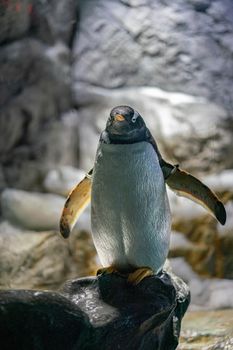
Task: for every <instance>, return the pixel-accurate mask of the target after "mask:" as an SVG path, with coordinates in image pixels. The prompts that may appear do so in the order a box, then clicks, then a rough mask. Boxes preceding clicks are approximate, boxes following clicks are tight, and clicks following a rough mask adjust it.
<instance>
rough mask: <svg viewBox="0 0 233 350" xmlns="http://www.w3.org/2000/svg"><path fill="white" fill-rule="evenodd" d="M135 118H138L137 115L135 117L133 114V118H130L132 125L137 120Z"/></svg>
mask: <svg viewBox="0 0 233 350" xmlns="http://www.w3.org/2000/svg"><path fill="white" fill-rule="evenodd" d="M137 117H138V115H136V114H135V113H134V116H133V117H132V119H131V122H132V123H135V122H136V120H137Z"/></svg>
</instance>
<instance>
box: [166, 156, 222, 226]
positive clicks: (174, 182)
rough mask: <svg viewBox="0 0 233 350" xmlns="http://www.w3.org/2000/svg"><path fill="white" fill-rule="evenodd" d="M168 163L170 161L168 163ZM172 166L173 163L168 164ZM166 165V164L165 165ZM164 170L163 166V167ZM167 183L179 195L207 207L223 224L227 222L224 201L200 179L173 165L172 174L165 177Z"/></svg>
mask: <svg viewBox="0 0 233 350" xmlns="http://www.w3.org/2000/svg"><path fill="white" fill-rule="evenodd" d="M167 164H168V163H167ZM168 165H169V166H170V167H171V164H168ZM165 167H166V165H165ZM162 170H163V168H162ZM165 182H166V184H167V185H168V186H169V187H170V188H171V190H172V191H174V192H175V193H176V194H177V195H179V196H183V197H186V198H189V199H191V200H193V201H194V202H196V203H198V204H200V205H201V206H203V207H204V208H205V209H207V210H208V211H209V212H210V214H211V215H212V216H214V217H215V218H216V219H217V220H218V221H219V222H220V223H221V224H222V225H224V224H225V222H226V210H225V208H224V205H223V204H222V202H221V201H220V200H219V199H218V197H217V196H216V195H215V193H214V192H212V191H211V190H210V189H209V188H208V187H207V186H206V185H204V184H203V183H202V182H201V181H200V180H198V179H197V178H196V177H194V176H192V175H191V174H189V173H187V172H186V171H183V170H180V169H179V167H178V166H176V167H173V170H172V171H171V172H170V175H169V176H168V177H167V178H165Z"/></svg>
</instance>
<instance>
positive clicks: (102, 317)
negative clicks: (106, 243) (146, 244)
mask: <svg viewBox="0 0 233 350" xmlns="http://www.w3.org/2000/svg"><path fill="white" fill-rule="evenodd" d="M189 300H190V294H189V290H188V287H187V286H186V285H185V284H184V282H183V281H181V280H180V279H178V278H177V277H175V276H174V275H169V274H167V273H162V274H160V275H157V276H153V277H148V278H146V279H144V280H143V281H142V282H141V283H140V284H139V285H137V286H133V285H130V284H128V283H127V280H126V279H125V278H123V277H120V276H118V275H102V276H99V277H87V278H82V279H77V280H73V281H68V282H67V283H66V284H65V285H64V287H63V289H62V290H60V291H58V292H42V291H25V290H14V291H2V292H0V349H1V350H6V349H17V350H18V349H23V350H27V349H30V350H32V349H33V350H41V349H43V350H44V349H49V350H53V349H56V350H59V349H62V350H63V349H64V350H69V349H78V350H94V349H95V350H96V349H103V350H105V349H106V350H108V349H109V350H114V349H123V350H127V349H145V350H150V349H153V350H156V349H157V350H172V349H176V347H177V345H178V337H179V333H180V324H181V319H182V317H183V315H184V313H185V311H186V310H187V307H188V304H189Z"/></svg>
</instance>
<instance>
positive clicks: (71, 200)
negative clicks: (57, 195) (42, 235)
mask: <svg viewBox="0 0 233 350" xmlns="http://www.w3.org/2000/svg"><path fill="white" fill-rule="evenodd" d="M92 170H93V169H91V170H90V171H89V173H88V174H87V175H86V176H85V177H84V179H83V180H82V181H81V182H79V184H78V185H77V186H76V187H75V188H74V189H73V190H72V191H71V192H70V194H69V196H68V197H67V200H66V202H65V205H64V208H63V211H62V215H61V219H60V232H61V234H62V236H63V237H64V238H68V237H69V235H70V232H71V231H72V229H73V227H74V225H75V224H76V222H77V220H78V218H79V216H80V215H81V213H82V212H83V211H84V209H85V208H86V207H87V205H88V204H89V202H90V200H91V175H92Z"/></svg>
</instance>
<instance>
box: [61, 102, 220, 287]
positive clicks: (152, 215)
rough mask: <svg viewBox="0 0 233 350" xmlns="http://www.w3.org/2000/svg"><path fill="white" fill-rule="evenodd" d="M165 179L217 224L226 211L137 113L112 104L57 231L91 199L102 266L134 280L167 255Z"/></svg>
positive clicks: (152, 270)
mask: <svg viewBox="0 0 233 350" xmlns="http://www.w3.org/2000/svg"><path fill="white" fill-rule="evenodd" d="M165 183H166V184H167V185H168V186H169V187H170V188H171V189H172V190H173V191H175V192H176V193H177V194H178V195H183V196H186V197H189V198H191V199H192V200H194V201H196V202H198V203H199V204H201V205H203V206H204V207H205V208H207V209H208V210H209V211H210V213H211V214H212V215H214V216H215V217H216V218H217V219H218V220H219V221H220V223H221V224H224V223H225V221H226V212H225V208H224V206H223V204H222V203H221V202H220V201H219V199H218V198H217V196H216V195H215V194H214V193H213V192H212V191H211V190H210V189H209V188H208V187H207V186H205V185H204V184H203V183H201V182H200V181H199V180H198V179H196V178H195V177H193V176H192V175H190V174H188V173H187V172H185V171H182V170H180V169H179V167H178V165H175V166H173V165H171V164H169V163H167V162H166V161H165V160H164V159H163V158H162V156H161V154H160V152H159V150H158V147H157V144H156V142H155V140H154V138H153V137H152V135H151V133H150V131H149V130H148V128H147V127H146V124H145V122H144V120H143V118H142V117H141V115H140V114H139V113H138V112H137V111H136V110H134V109H133V108H131V107H129V106H118V107H115V108H113V109H112V111H111V113H110V117H109V118H108V121H107V125H106V128H105V130H104V131H103V132H102V134H101V136H100V141H99V146H98V149H97V153H96V159H95V164H94V167H93V169H92V170H91V171H90V172H89V173H88V174H87V175H86V177H85V178H84V179H83V180H82V181H81V182H80V183H79V184H78V185H77V186H76V187H75V188H74V190H73V191H72V192H71V193H70V195H69V197H68V199H67V201H66V203H65V206H64V209H63V213H62V216H61V221H60V231H61V234H62V235H63V237H65V238H67V237H68V236H69V234H70V232H71V230H72V228H73V226H74V225H75V223H76V221H77V219H78V217H79V215H80V214H81V212H82V210H83V209H84V208H85V207H86V206H87V204H88V203H89V201H90V200H91V223H92V236H93V241H94V244H95V247H96V250H97V253H98V255H99V259H100V262H101V263H102V265H103V269H100V270H99V273H117V272H118V273H121V274H126V275H127V276H128V281H129V282H130V283H133V284H137V283H139V282H140V281H141V280H143V279H144V278H145V277H147V276H150V275H152V274H157V273H158V272H160V271H161V270H162V268H163V265H164V263H165V260H166V258H167V255H168V249H169V240H170V232H171V214H170V208H169V202H168V197H167V193H166V186H165Z"/></svg>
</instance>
